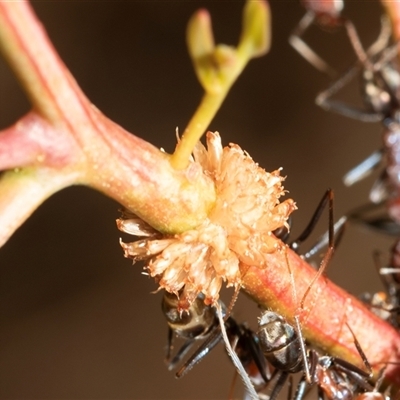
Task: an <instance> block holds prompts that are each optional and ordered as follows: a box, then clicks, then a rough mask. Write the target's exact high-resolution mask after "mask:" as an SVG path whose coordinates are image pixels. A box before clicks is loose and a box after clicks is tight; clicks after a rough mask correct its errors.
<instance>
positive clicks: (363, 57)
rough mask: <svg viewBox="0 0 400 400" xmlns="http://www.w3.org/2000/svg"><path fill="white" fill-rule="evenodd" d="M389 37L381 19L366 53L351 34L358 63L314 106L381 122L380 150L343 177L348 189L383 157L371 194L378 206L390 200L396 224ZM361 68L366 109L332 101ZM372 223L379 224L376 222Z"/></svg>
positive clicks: (399, 84) (396, 127)
mask: <svg viewBox="0 0 400 400" xmlns="http://www.w3.org/2000/svg"><path fill="white" fill-rule="evenodd" d="M390 36H391V30H390V23H389V20H388V19H387V18H386V17H383V18H382V29H381V33H380V35H379V37H378V39H377V40H376V41H375V43H374V44H373V45H372V46H371V47H370V48H369V49H368V50H367V51H365V50H364V49H363V47H362V45H361V43H360V40H359V38H358V34H357V32H356V31H354V39H355V40H352V41H351V43H352V45H353V48H354V49H355V50H356V51H355V52H356V54H357V57H358V63H357V65H356V66H355V67H353V68H351V69H350V70H349V71H347V73H345V74H344V75H343V76H342V77H341V78H339V79H338V80H337V81H335V82H334V83H333V84H332V85H331V86H329V87H328V89H326V90H324V91H323V92H321V93H320V94H319V95H318V96H317V98H316V103H317V104H318V105H319V106H321V107H322V108H324V109H326V110H328V111H333V112H336V113H339V114H341V115H344V116H347V117H350V118H354V119H357V120H360V121H364V122H382V123H383V125H384V132H383V142H384V147H383V149H382V150H379V151H375V152H374V153H372V154H371V155H370V156H369V157H368V158H367V159H366V160H364V161H363V162H362V163H361V164H359V165H357V166H356V167H355V168H354V169H352V170H351V171H350V172H348V173H347V174H346V175H345V177H344V182H345V184H346V185H348V186H350V185H353V184H354V183H356V182H358V181H359V180H361V179H363V178H364V177H366V176H367V175H368V174H369V173H370V172H371V171H372V170H373V169H374V168H376V167H377V166H378V165H379V163H380V162H381V160H382V158H383V156H384V155H385V157H386V162H387V164H386V168H385V170H384V172H383V174H382V175H381V177H380V178H379V179H378V180H377V181H376V182H375V184H374V186H373V187H372V189H371V192H370V199H371V201H372V202H373V203H377V204H379V203H381V202H383V201H384V200H386V199H388V198H389V199H390V204H389V208H388V212H389V214H390V217H391V218H392V219H393V220H394V221H395V222H396V223H398V222H400V210H399V206H398V204H397V203H398V197H399V194H400V166H399V165H398V160H399V159H400V158H399V156H400V155H399V151H400V98H399V94H400V93H399V91H400V74H399V71H398V70H397V69H396V66H395V65H394V64H393V59H394V57H395V56H396V55H397V54H398V43H395V44H393V45H391V46H388V44H389V40H390ZM360 68H361V69H362V78H363V84H362V89H363V92H364V95H363V99H364V102H365V105H366V108H365V109H361V108H356V107H352V106H350V105H348V104H345V103H343V102H340V101H336V100H333V99H332V96H333V95H335V94H336V93H337V92H338V91H340V89H342V88H343V87H344V86H346V85H347V84H348V83H349V82H350V81H351V80H352V79H353V78H354V77H355V76H356V75H357V73H358V72H359V70H360ZM363 212H368V210H367V209H366V210H360V209H359V210H357V211H356V212H355V215H354V216H353V217H354V218H359V219H362V217H363ZM375 224H378V222H377V220H376V219H375ZM382 226H383V225H382Z"/></svg>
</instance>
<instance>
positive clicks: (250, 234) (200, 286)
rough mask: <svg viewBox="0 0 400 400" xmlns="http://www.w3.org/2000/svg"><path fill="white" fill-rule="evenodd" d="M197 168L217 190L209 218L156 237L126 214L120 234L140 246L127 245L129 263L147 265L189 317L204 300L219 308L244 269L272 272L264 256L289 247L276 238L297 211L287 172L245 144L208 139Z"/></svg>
mask: <svg viewBox="0 0 400 400" xmlns="http://www.w3.org/2000/svg"><path fill="white" fill-rule="evenodd" d="M192 162H195V163H198V164H200V165H201V167H202V169H203V172H204V174H206V175H207V176H209V177H210V178H211V179H212V180H213V181H214V184H215V189H216V193H217V200H216V203H215V205H214V208H213V209H212V211H211V212H210V214H209V215H208V218H207V219H206V220H204V221H203V223H202V224H201V225H199V226H197V227H196V228H195V229H191V230H189V231H187V232H184V233H180V234H176V235H164V236H162V235H161V234H160V233H158V232H156V231H154V229H152V228H151V227H150V226H148V225H147V224H146V223H145V222H143V221H141V220H140V219H139V218H138V217H136V216H134V215H132V214H130V213H129V212H125V213H124V214H123V215H122V217H121V218H120V219H119V220H117V226H118V228H119V229H120V230H121V231H123V232H126V233H129V234H133V235H135V236H138V237H139V238H140V239H139V240H138V241H135V242H132V243H123V242H121V246H122V247H123V249H124V252H125V257H129V258H132V259H133V260H134V261H138V260H145V259H147V260H148V263H147V266H146V269H147V271H148V273H149V274H150V275H151V276H152V277H155V278H156V279H157V281H158V283H159V285H160V288H164V289H165V290H166V291H167V292H169V293H175V294H176V295H177V296H179V298H180V302H179V304H180V310H186V309H187V308H188V307H189V306H190V304H191V303H192V302H193V301H194V300H195V299H196V297H197V296H198V295H199V294H200V293H202V294H203V295H204V301H205V303H206V304H215V302H216V301H217V300H218V298H219V291H220V289H221V286H222V283H223V282H225V283H226V285H227V286H228V287H229V286H234V287H238V286H240V285H241V282H242V276H241V272H240V267H241V266H256V267H259V268H265V267H267V265H266V259H265V255H266V254H268V253H273V252H275V251H279V250H280V249H282V248H284V245H283V244H282V243H281V242H280V241H279V240H278V239H276V238H275V236H274V235H273V234H272V232H273V231H274V230H276V229H278V228H280V227H282V226H285V227H286V228H289V225H288V223H287V219H288V217H289V215H290V214H291V213H292V211H294V210H295V209H296V205H295V203H294V201H293V200H292V199H287V200H285V201H283V202H280V201H279V199H280V197H281V196H283V195H284V194H285V190H284V188H283V186H282V182H283V180H284V179H285V178H284V177H282V176H281V175H280V169H277V170H275V171H273V172H271V173H268V172H266V171H265V170H264V169H262V168H260V167H259V166H258V164H256V163H255V162H254V161H253V159H252V158H251V157H250V155H249V154H248V153H246V152H244V151H243V150H242V149H241V148H240V147H239V146H238V145H235V144H230V145H229V146H227V147H225V148H223V147H222V144H221V138H220V136H219V134H218V133H217V132H215V133H212V132H208V133H207V149H206V148H205V147H204V146H203V145H202V144H201V143H199V144H198V145H197V146H196V148H195V150H194V152H193V160H192Z"/></svg>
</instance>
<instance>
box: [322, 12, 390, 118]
mask: <svg viewBox="0 0 400 400" xmlns="http://www.w3.org/2000/svg"><path fill="white" fill-rule="evenodd" d="M381 25H382V28H381V32H380V34H379V36H378V39H377V40H376V41H375V42H374V43H373V44H372V45H371V46H370V48H369V49H368V50H367V51H365V50H364V49H363V46H362V44H361V41H360V38H359V36H358V33H357V31H356V29H355V27H354V25H353V24H352V23H351V22H350V21H345V28H346V31H347V34H348V36H349V39H350V43H351V45H352V46H353V49H354V52H355V54H356V56H357V58H358V62H357V63H356V64H355V65H354V66H353V67H352V68H350V69H349V70H348V71H347V72H345V73H344V74H343V75H342V76H341V77H340V78H339V79H337V80H336V81H335V82H334V83H333V84H332V85H330V86H329V87H328V88H327V89H326V90H324V91H323V92H321V93H319V94H318V96H317V97H316V99H315V102H316V104H317V105H318V106H320V107H322V108H323V109H325V110H327V111H332V112H336V113H337V114H340V115H343V116H345V117H349V118H353V119H356V120H359V121H363V122H380V121H382V120H383V119H384V116H383V114H382V113H377V112H373V111H371V110H365V109H361V108H357V107H354V106H350V105H349V104H347V103H344V102H341V101H337V100H332V96H333V95H335V94H336V93H337V92H339V91H340V90H341V89H342V88H343V87H344V86H346V85H347V84H348V83H349V82H350V81H352V80H353V79H354V77H355V76H356V75H357V74H358V72H359V71H360V69H361V68H363V69H365V70H367V71H368V70H369V71H371V72H372V71H376V70H378V68H381V66H382V65H383V64H384V63H387V62H388V61H390V59H392V58H393V57H394V56H395V55H396V54H397V46H396V48H395V49H394V50H391V51H390V52H389V54H387V55H386V54H384V55H383V57H382V59H381V60H379V61H378V62H377V63H376V64H374V63H373V62H372V61H371V57H373V56H375V55H376V54H378V53H379V52H381V51H383V50H384V49H385V47H386V46H387V44H388V42H389V39H390V32H391V28H390V22H389V21H388V19H387V18H382V19H381ZM395 51H396V52H395ZM386 53H387V52H386ZM392 53H394V55H393V54H392Z"/></svg>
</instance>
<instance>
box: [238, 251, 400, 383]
mask: <svg viewBox="0 0 400 400" xmlns="http://www.w3.org/2000/svg"><path fill="white" fill-rule="evenodd" d="M286 254H287V258H286V255H285V250H282V251H277V252H275V253H273V254H269V255H266V259H267V261H268V264H269V265H270V267H267V268H265V269H264V270H261V269H258V268H255V267H252V268H250V269H249V270H248V271H247V272H246V273H245V276H244V290H245V292H246V293H247V294H248V295H249V296H250V297H252V298H253V299H254V300H255V301H256V302H257V303H258V304H261V305H262V306H264V307H266V308H271V309H273V310H274V311H277V312H279V313H281V314H282V315H284V316H285V317H286V318H287V319H288V320H289V321H291V322H293V317H294V315H295V313H296V312H297V311H298V307H299V305H300V302H301V299H302V297H303V294H304V293H305V291H306V290H307V288H308V286H309V284H310V282H311V280H312V279H313V277H314V276H315V274H316V271H315V269H313V268H312V267H310V266H309V265H308V264H307V263H306V262H305V261H304V260H303V259H301V258H300V257H299V256H298V255H297V254H296V253H294V252H293V251H291V250H290V249H287V251H286ZM290 271H291V272H292V274H293V279H294V287H295V290H296V294H295V293H294V292H293V286H292V281H291V275H290ZM300 321H301V328H302V333H303V334H304V337H305V338H306V339H307V340H308V341H309V342H310V343H312V344H314V345H316V346H318V347H319V348H321V349H322V350H323V351H326V352H328V353H329V354H332V355H335V356H337V357H341V358H344V359H346V360H348V361H350V362H352V363H354V364H356V365H358V366H359V367H360V368H365V367H364V366H363V362H362V360H361V357H360V355H359V354H358V352H357V349H356V347H355V346H354V339H353V336H352V335H351V333H350V331H349V330H348V328H347V327H346V324H345V323H346V322H347V323H348V324H349V325H350V327H351V329H352V330H353V331H354V333H355V335H356V338H357V340H358V341H359V342H360V344H361V348H362V349H363V351H364V352H365V353H366V355H367V358H368V361H369V362H370V363H371V364H372V365H373V367H374V371H375V373H376V372H378V371H379V369H381V368H382V367H383V365H384V364H383V363H386V362H388V361H391V362H399V361H400V335H399V333H398V332H397V331H396V330H395V329H394V328H393V327H392V326H391V325H389V324H388V323H386V322H384V321H383V320H381V319H380V318H378V317H377V316H375V315H374V314H372V313H371V312H370V311H369V310H368V309H367V308H366V307H365V306H364V305H363V304H362V303H361V302H360V301H359V300H358V299H356V298H355V297H354V296H352V295H350V294H348V293H346V292H345V291H344V290H343V289H341V288H340V287H338V286H336V285H335V284H334V283H332V282H331V281H329V280H328V279H327V278H325V277H324V276H322V277H320V278H319V279H318V280H317V281H316V282H315V284H314V285H313V287H312V290H311V291H310V293H309V295H308V297H307V298H306V300H305V304H304V311H303V312H301V313H300ZM386 373H387V376H388V379H390V380H391V381H392V383H395V384H397V385H400V365H395V364H392V365H389V366H388V368H387V371H386Z"/></svg>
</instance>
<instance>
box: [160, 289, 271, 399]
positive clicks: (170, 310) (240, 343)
mask: <svg viewBox="0 0 400 400" xmlns="http://www.w3.org/2000/svg"><path fill="white" fill-rule="evenodd" d="M178 303H179V299H178V298H177V297H176V296H175V295H171V294H170V293H167V292H165V294H164V297H163V301H162V308H163V312H164V314H165V316H166V318H167V322H168V326H169V328H168V348H167V357H166V362H167V365H168V369H169V370H172V369H173V368H175V366H176V365H177V363H178V362H179V361H181V360H182V358H183V357H184V356H185V355H186V353H187V352H188V351H189V350H190V348H191V347H192V345H193V343H194V342H195V341H196V340H201V339H204V341H203V343H202V344H201V346H200V347H199V348H198V349H197V350H196V351H195V353H193V355H192V356H191V357H190V358H189V359H188V360H187V361H186V362H185V363H184V364H183V365H182V366H181V367H180V368H179V370H178V371H177V372H176V374H175V376H176V377H177V378H181V377H182V376H184V375H185V374H186V373H187V372H189V371H190V370H191V369H192V368H193V367H194V366H195V365H196V364H197V363H199V362H200V361H201V360H202V359H203V358H204V357H205V356H206V355H207V354H208V353H209V352H210V351H211V350H212V349H213V348H214V347H215V346H216V345H217V344H218V343H220V342H221V341H222V340H224V337H223V335H224V332H223V331H222V329H221V325H220V321H219V316H218V313H217V309H216V308H215V307H212V306H210V305H205V304H204V301H203V298H202V296H199V297H198V298H197V299H196V300H195V302H193V304H192V305H191V306H190V308H189V310H188V312H187V313H179V311H178ZM220 304H221V309H222V310H225V307H224V306H223V304H222V303H221V302H220ZM222 323H223V325H224V328H225V330H226V334H227V339H228V342H229V344H230V346H231V347H233V348H234V352H235V355H236V358H237V360H236V361H239V363H240V367H241V369H242V371H240V367H239V366H238V365H236V362H235V360H233V361H234V363H235V365H236V366H237V367H238V369H239V373H240V375H241V377H242V379H244V378H243V375H242V374H243V373H244V374H245V376H247V377H248V379H249V382H250V384H251V386H253V385H254V386H255V387H256V388H257V389H258V388H261V387H264V386H265V385H266V383H267V382H268V381H269V379H270V376H271V372H270V369H269V366H268V364H267V363H266V361H265V358H264V355H263V353H262V351H261V349H260V346H259V342H258V338H257V336H256V335H255V333H254V332H252V331H251V330H250V329H249V328H247V327H246V326H245V325H244V324H238V323H237V322H236V321H235V320H234V319H233V318H232V317H231V316H227V318H226V320H225V321H222ZM174 332H175V333H176V334H177V335H178V336H180V337H181V338H183V339H185V340H186V341H185V343H184V344H183V345H182V347H181V348H180V349H179V350H178V352H177V354H176V355H175V357H174V358H172V359H171V350H172V337H173V333H174ZM224 341H225V342H226V340H224ZM230 355H231V354H230ZM231 357H232V355H231ZM249 382H247V384H246V383H245V386H246V388H247V390H248V392H249V393H250V397H252V398H256V399H258V395H257V394H255V393H256V392H255V391H254V392H253V391H252V390H251V388H249V387H248V383H249ZM253 390H254V389H253Z"/></svg>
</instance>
